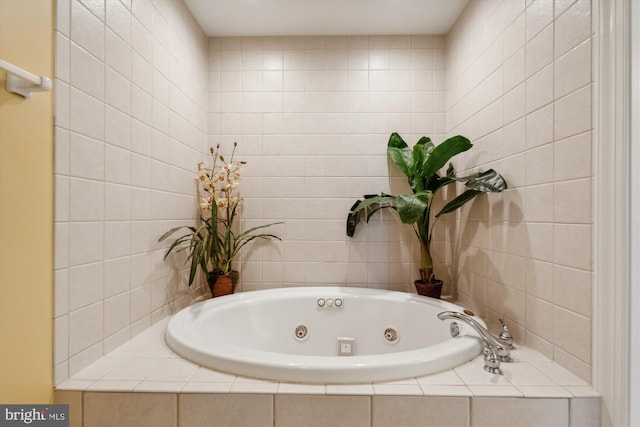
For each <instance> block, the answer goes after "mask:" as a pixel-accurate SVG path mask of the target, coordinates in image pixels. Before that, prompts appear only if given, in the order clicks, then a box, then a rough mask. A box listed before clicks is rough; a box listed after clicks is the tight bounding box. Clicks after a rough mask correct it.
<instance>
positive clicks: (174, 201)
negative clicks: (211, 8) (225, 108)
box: [54, 0, 208, 384]
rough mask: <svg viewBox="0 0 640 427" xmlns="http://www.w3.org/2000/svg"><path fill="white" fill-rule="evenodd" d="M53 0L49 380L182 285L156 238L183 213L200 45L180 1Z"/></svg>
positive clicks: (168, 303) (168, 307)
mask: <svg viewBox="0 0 640 427" xmlns="http://www.w3.org/2000/svg"><path fill="white" fill-rule="evenodd" d="M56 8H57V10H56V15H57V17H56V34H55V37H56V39H55V48H56V55H55V68H56V71H55V77H56V80H55V110H56V113H55V116H56V117H55V146H56V149H55V200H56V202H55V261H54V262H55V313H54V316H55V320H54V334H55V348H54V353H55V354H54V364H55V383H56V384H59V383H60V382H62V381H64V380H65V379H66V378H68V377H69V376H71V375H73V374H74V373H76V372H78V371H79V370H81V369H82V368H84V367H85V366H86V365H88V364H89V363H91V362H93V361H94V360H96V359H98V358H99V357H100V356H102V355H103V354H104V353H107V352H109V351H110V350H112V349H113V348H115V347H117V346H118V345H120V344H122V343H123V342H125V341H127V340H129V339H130V338H131V337H132V336H134V335H136V334H137V333H139V332H140V331H142V330H144V329H146V328H148V327H149V326H151V325H152V324H153V323H154V322H155V321H157V320H158V319H160V318H162V317H164V316H166V315H167V314H168V313H169V312H171V311H172V309H174V308H176V307H180V306H181V305H183V304H186V302H187V301H188V300H189V299H190V298H188V297H185V295H186V294H187V288H186V286H185V285H184V282H183V281H180V280H179V279H180V277H179V275H178V274H176V273H175V271H174V270H172V269H170V268H169V267H168V266H167V265H166V264H165V263H164V262H163V259H162V258H163V251H162V250H161V249H160V248H159V247H158V245H157V244H156V240H157V238H158V236H160V235H161V234H162V233H163V232H164V231H165V230H166V229H168V228H169V227H170V226H172V225H175V224H177V223H180V222H182V221H189V220H190V219H191V218H193V216H194V212H195V202H196V201H195V198H194V175H193V170H194V165H195V164H196V163H197V162H198V161H199V160H200V159H201V157H202V153H203V152H204V150H205V149H206V145H207V144H206V129H207V114H206V111H207V73H206V70H207V55H208V50H207V38H206V37H205V36H204V34H203V33H202V31H201V30H200V28H199V27H198V25H197V24H196V23H195V20H194V19H193V17H192V16H191V14H190V13H189V12H188V10H187V9H186V7H185V6H184V4H183V3H182V2H180V1H150V0H122V1H121V0H58V1H57V2H56Z"/></svg>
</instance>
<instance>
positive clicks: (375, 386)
mask: <svg viewBox="0 0 640 427" xmlns="http://www.w3.org/2000/svg"><path fill="white" fill-rule="evenodd" d="M167 322H168V319H165V320H164V321H162V322H160V323H158V324H156V325H155V326H154V327H152V328H151V329H149V330H147V331H145V332H144V333H142V334H141V335H139V336H137V337H136V338H135V339H133V340H132V341H130V342H128V343H127V344H125V345H123V346H122V347H120V348H119V349H117V350H116V351H114V352H112V353H110V354H109V355H107V356H105V357H103V358H102V359H100V360H99V361H97V362H96V363H94V364H93V365H91V366H89V367H87V368H86V369H84V370H83V371H81V372H79V373H78V374H76V375H75V376H73V378H71V379H70V380H68V381H66V382H65V383H63V384H61V385H60V386H58V387H57V388H56V392H55V395H56V402H59V403H69V404H70V410H71V416H70V418H71V420H70V421H71V423H70V425H71V426H84V427H94V426H95V427H100V426H118V427H127V426H131V427H145V426H149V427H192V426H193V427H205V426H221V427H234V426H247V427H262V426H265V427H266V426H274V427H283V426H323V427H324V426H326V427H339V426H348V427H359V426H362V427H373V426H375V427H383V426H389V427H410V426H443V427H444V426H446V427H457V426H460V427H462V426H464V427H479V426H491V427H499V426H531V427H555V426H558V427H592V426H593V427H595V426H599V425H600V397H599V396H598V394H597V393H595V392H594V391H593V389H592V388H591V387H590V385H589V384H587V383H585V382H584V381H582V380H581V379H579V378H577V377H576V376H574V375H573V374H571V373H570V372H568V371H567V370H565V369H564V368H562V367H560V366H559V365H557V364H556V363H554V362H552V361H549V360H548V359H546V358H545V357H543V356H542V355H540V354H539V353H537V352H535V351H533V350H530V349H527V348H524V347H519V348H517V349H516V350H514V351H513V352H512V356H513V359H514V362H513V363H503V364H502V370H503V375H493V374H490V373H487V372H485V371H484V370H483V369H482V365H483V362H482V361H481V360H480V358H479V359H478V360H474V361H471V362H469V363H467V364H465V365H462V366H460V367H457V368H455V369H452V370H449V371H445V372H442V373H438V374H434V375H428V376H424V377H419V378H409V379H405V380H401V381H393V382H382V383H367V384H353V385H331V384H327V385H322V384H320V385H315V384H314V385H309V384H292V383H278V382H271V381H262V380H257V379H253V378H244V377H238V376H234V375H230V374H226V373H223V372H217V371H213V370H210V369H207V368H204V367H201V366H198V365H196V364H193V363H191V362H188V361H186V360H184V359H182V358H181V357H180V356H178V355H176V354H175V353H173V352H172V351H171V350H170V349H169V348H168V347H167V346H166V344H165V342H164V330H165V328H166V324H167Z"/></svg>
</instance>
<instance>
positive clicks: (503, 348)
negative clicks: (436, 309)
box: [438, 311, 511, 362]
mask: <svg viewBox="0 0 640 427" xmlns="http://www.w3.org/2000/svg"><path fill="white" fill-rule="evenodd" d="M438 319H440V320H446V319H456V320H460V321H462V322H464V323H466V324H467V325H469V326H471V327H472V328H473V330H474V331H476V332H477V333H478V335H480V338H481V339H482V341H483V342H484V343H485V345H486V346H489V347H493V348H495V352H496V354H497V356H498V357H499V358H500V360H501V361H503V362H508V361H509V360H510V358H509V353H510V350H511V348H510V346H508V345H506V344H505V343H504V342H502V341H501V340H500V339H498V338H496V337H494V336H493V335H492V334H491V332H489V331H488V330H487V329H486V328H485V327H484V326H482V325H481V324H480V323H479V322H478V321H477V320H475V319H474V318H473V317H471V316H469V315H467V314H464V313H460V312H458V311H443V312H442V313H439V314H438Z"/></svg>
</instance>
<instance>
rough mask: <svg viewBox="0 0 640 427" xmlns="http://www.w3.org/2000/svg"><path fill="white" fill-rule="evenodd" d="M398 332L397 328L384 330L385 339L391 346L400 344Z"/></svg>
mask: <svg viewBox="0 0 640 427" xmlns="http://www.w3.org/2000/svg"><path fill="white" fill-rule="evenodd" d="M398 338H399V337H398V331H396V330H395V328H387V329H385V330H384V339H385V340H386V341H387V342H388V343H391V344H395V343H397V342H398Z"/></svg>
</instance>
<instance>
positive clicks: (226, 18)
mask: <svg viewBox="0 0 640 427" xmlns="http://www.w3.org/2000/svg"><path fill="white" fill-rule="evenodd" d="M468 1H469V0H185V3H186V4H187V7H189V9H190V10H191V13H193V16H194V17H195V18H196V20H197V21H198V23H199V24H200V26H201V27H202V29H203V31H204V32H205V33H206V34H207V35H208V36H314V35H324V36H332V35H390V34H397V35H403V34H446V33H447V32H448V31H449V29H450V28H451V26H452V25H453V24H454V23H455V21H456V19H457V18H458V16H459V15H460V13H461V12H462V10H463V9H464V7H465V6H466V5H467V3H468Z"/></svg>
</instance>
